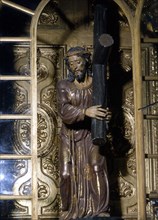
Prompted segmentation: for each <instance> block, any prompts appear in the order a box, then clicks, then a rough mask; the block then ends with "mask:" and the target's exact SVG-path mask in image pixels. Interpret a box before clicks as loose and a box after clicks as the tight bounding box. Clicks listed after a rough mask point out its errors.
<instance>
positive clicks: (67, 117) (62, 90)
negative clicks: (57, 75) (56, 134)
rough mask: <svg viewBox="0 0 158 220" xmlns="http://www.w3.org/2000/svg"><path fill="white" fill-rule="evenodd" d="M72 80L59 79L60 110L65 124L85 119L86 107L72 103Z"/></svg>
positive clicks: (58, 101) (58, 96) (58, 99)
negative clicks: (82, 107)
mask: <svg viewBox="0 0 158 220" xmlns="http://www.w3.org/2000/svg"><path fill="white" fill-rule="evenodd" d="M70 84H71V82H68V81H67V80H62V81H59V82H58V84H57V103H58V112H59V116H60V117H61V119H62V121H63V122H64V123H65V124H73V123H76V122H79V121H83V120H84V117H85V115H84V109H81V108H79V107H78V106H73V105H72V104H71V90H70V88H69V86H70Z"/></svg>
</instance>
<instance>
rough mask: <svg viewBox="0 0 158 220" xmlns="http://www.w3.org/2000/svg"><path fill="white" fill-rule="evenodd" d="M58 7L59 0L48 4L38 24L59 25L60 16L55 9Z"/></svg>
mask: <svg viewBox="0 0 158 220" xmlns="http://www.w3.org/2000/svg"><path fill="white" fill-rule="evenodd" d="M57 7H58V2H57V1H52V2H51V3H50V4H48V5H47V6H46V7H45V8H44V10H43V12H42V14H41V16H40V18H39V22H38V25H41V24H45V25H57V24H58V23H59V20H60V17H59V15H58V13H57V11H56V10H55V9H56V8H57Z"/></svg>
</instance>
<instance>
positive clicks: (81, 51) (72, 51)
mask: <svg viewBox="0 0 158 220" xmlns="http://www.w3.org/2000/svg"><path fill="white" fill-rule="evenodd" d="M84 54H85V55H88V56H90V52H89V51H87V50H86V49H85V48H84V47H72V48H70V49H69V50H68V52H67V54H66V56H65V59H66V58H69V57H71V56H73V55H79V56H82V55H84Z"/></svg>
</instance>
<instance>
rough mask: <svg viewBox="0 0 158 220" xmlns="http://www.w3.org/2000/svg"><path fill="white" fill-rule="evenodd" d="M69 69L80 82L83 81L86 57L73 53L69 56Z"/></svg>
mask: <svg viewBox="0 0 158 220" xmlns="http://www.w3.org/2000/svg"><path fill="white" fill-rule="evenodd" d="M68 62H69V69H70V71H71V72H72V73H73V75H74V78H75V79H76V80H77V81H78V82H83V81H84V79H85V75H86V61H85V59H84V58H82V57H80V56H77V55H73V56H70V57H69V60H68Z"/></svg>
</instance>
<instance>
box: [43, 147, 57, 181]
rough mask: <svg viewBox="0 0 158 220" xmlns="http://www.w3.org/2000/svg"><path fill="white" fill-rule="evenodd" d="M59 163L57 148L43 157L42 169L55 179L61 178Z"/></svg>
mask: <svg viewBox="0 0 158 220" xmlns="http://www.w3.org/2000/svg"><path fill="white" fill-rule="evenodd" d="M58 165H59V158H58V149H55V150H54V151H53V153H51V154H49V155H48V156H47V157H45V158H43V159H42V171H43V172H44V173H45V174H46V175H48V176H49V177H50V178H53V179H54V180H55V181H58V180H59V169H58Z"/></svg>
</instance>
